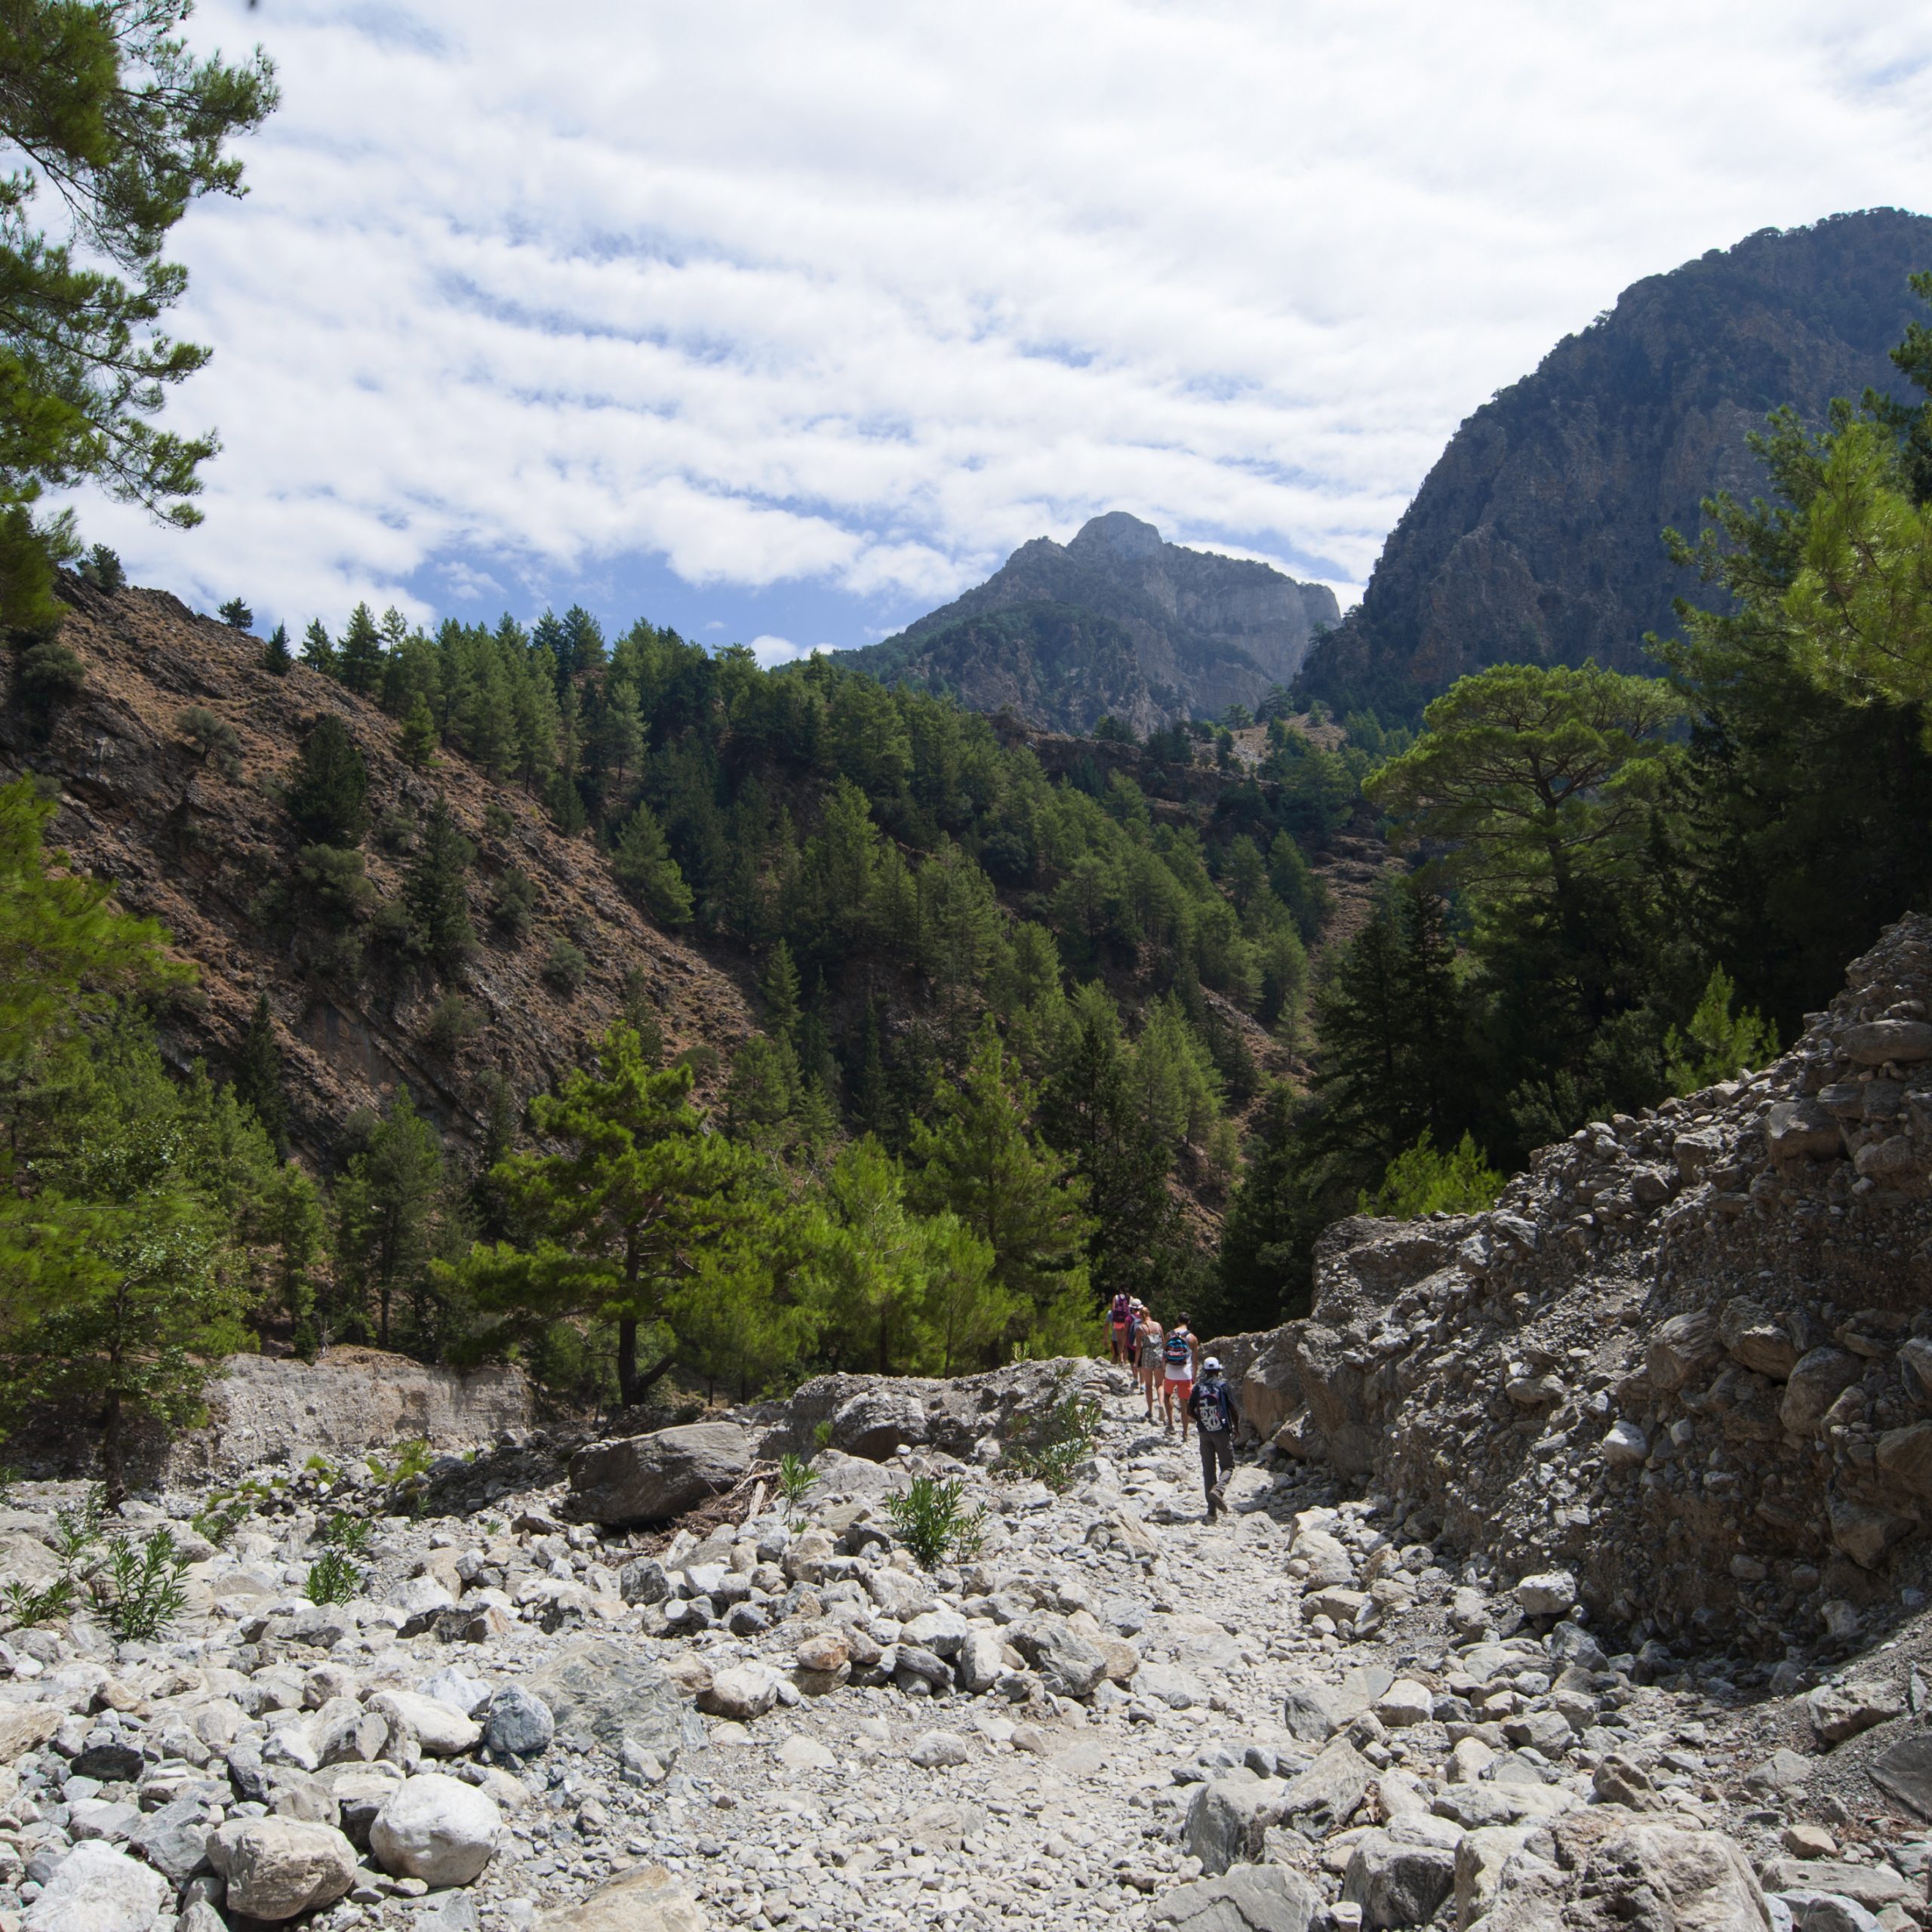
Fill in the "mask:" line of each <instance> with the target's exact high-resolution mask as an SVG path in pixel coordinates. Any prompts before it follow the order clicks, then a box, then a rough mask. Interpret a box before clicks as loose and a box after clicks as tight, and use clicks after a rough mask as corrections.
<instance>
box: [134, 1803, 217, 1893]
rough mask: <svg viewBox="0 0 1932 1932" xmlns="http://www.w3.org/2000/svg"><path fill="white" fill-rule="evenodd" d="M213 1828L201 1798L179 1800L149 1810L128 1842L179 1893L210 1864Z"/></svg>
mask: <svg viewBox="0 0 1932 1932" xmlns="http://www.w3.org/2000/svg"><path fill="white" fill-rule="evenodd" d="M212 1829H213V1828H212V1827H211V1826H210V1824H209V1823H208V1818H207V1816H206V1814H205V1812H204V1810H203V1808H202V1802H201V1801H200V1799H199V1798H177V1799H175V1801H174V1803H173V1804H164V1805H162V1807H160V1809H159V1810H155V1811H150V1812H149V1814H148V1815H147V1816H146V1817H145V1818H143V1820H141V1822H140V1824H139V1825H138V1826H137V1827H136V1828H135V1830H134V1834H133V1835H132V1837H131V1838H130V1840H129V1843H130V1844H131V1845H132V1847H134V1850H136V1851H137V1852H139V1853H140V1855H141V1856H142V1857H143V1858H145V1859H146V1860H147V1862H148V1863H149V1864H150V1865H152V1866H153V1867H154V1869H155V1870H156V1871H157V1872H160V1873H161V1874H162V1876H163V1877H165V1878H166V1879H167V1880H168V1883H169V1884H171V1885H173V1886H174V1887H176V1889H177V1890H179V1889H180V1887H182V1886H183V1885H185V1884H186V1883H187V1882H188V1881H189V1879H190V1878H192V1877H193V1876H194V1875H195V1873H196V1872H198V1871H200V1870H201V1869H202V1866H205V1864H206V1863H208V1839H209V1837H210V1836H211V1832H212Z"/></svg>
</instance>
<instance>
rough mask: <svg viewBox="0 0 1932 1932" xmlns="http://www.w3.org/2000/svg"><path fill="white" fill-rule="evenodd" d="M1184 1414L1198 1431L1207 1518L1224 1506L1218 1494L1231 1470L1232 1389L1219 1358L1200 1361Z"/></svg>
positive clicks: (1232, 1431) (1233, 1397) (1233, 1415)
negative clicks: (1191, 1420) (1198, 1376)
mask: <svg viewBox="0 0 1932 1932" xmlns="http://www.w3.org/2000/svg"><path fill="white" fill-rule="evenodd" d="M1187 1409H1188V1413H1189V1414H1190V1415H1192V1417H1193V1418H1194V1420H1195V1426H1196V1427H1197V1428H1198V1429H1199V1430H1200V1432H1201V1487H1202V1488H1203V1489H1204V1490H1206V1491H1207V1520H1208V1521H1209V1522H1212V1521H1214V1518H1216V1517H1217V1516H1218V1515H1220V1514H1221V1512H1223V1510H1224V1509H1226V1508H1227V1505H1226V1503H1224V1502H1223V1501H1222V1500H1221V1497H1222V1493H1223V1491H1224V1490H1225V1489H1226V1487H1227V1481H1228V1478H1229V1476H1231V1475H1233V1474H1234V1472H1235V1392H1234V1391H1233V1390H1232V1389H1230V1388H1229V1386H1228V1383H1227V1378H1226V1377H1225V1376H1224V1375H1223V1374H1222V1373H1221V1358H1220V1356H1219V1355H1210V1356H1209V1357H1208V1358H1207V1360H1206V1361H1204V1362H1203V1363H1202V1364H1201V1380H1199V1381H1198V1383H1195V1387H1194V1392H1193V1393H1192V1395H1189V1397H1188V1398H1187Z"/></svg>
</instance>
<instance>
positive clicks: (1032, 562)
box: [849, 510, 1340, 735]
mask: <svg viewBox="0 0 1932 1932" xmlns="http://www.w3.org/2000/svg"><path fill="white" fill-rule="evenodd" d="M1339 617H1340V611H1339V609H1338V608H1337V605H1336V602H1335V596H1334V592H1332V591H1331V590H1329V589H1327V587H1326V586H1323V585H1321V584H1314V583H1297V582H1296V581H1295V580H1294V578H1292V577H1284V576H1283V575H1282V574H1281V572H1280V571H1277V570H1275V569H1272V568H1270V567H1269V565H1266V564H1262V563H1257V562H1254V561H1251V560H1247V559H1244V558H1237V557H1223V556H1219V555H1215V554H1214V553H1213V552H1209V551H1204V550H1191V549H1185V548H1183V546H1181V545H1180V544H1178V543H1166V542H1164V541H1163V540H1162V539H1161V533H1160V532H1159V531H1158V530H1156V529H1155V528H1154V527H1153V525H1152V524H1148V523H1143V522H1142V521H1140V518H1137V517H1132V516H1129V515H1127V514H1126V513H1125V512H1124V511H1120V510H1115V511H1112V512H1110V513H1109V514H1108V515H1105V516H1097V517H1094V518H1092V519H1091V521H1088V523H1086V524H1085V525H1083V526H1082V527H1081V529H1080V531H1079V532H1078V534H1076V535H1075V537H1073V538H1072V540H1071V541H1070V542H1069V543H1066V544H1064V545H1062V544H1059V543H1054V541H1053V540H1052V539H1051V537H1035V539H1034V540H1032V542H1031V543H1023V544H1022V545H1021V546H1020V548H1019V549H1017V550H1016V551H1014V553H1013V555H1011V557H1009V558H1008V559H1007V561H1006V562H1005V563H1004V565H1001V568H999V569H998V571H995V573H994V574H993V575H992V577H989V578H988V579H987V580H986V582H985V583H983V584H980V585H977V586H975V587H974V589H971V590H969V591H968V592H965V593H964V595H962V596H960V597H957V598H955V599H954V600H953V601H952V602H951V603H950V604H948V605H945V606H944V607H943V608H941V609H940V610H937V611H933V612H932V613H931V614H929V615H928V616H926V617H921V618H920V619H919V620H918V622H917V623H912V624H909V625H908V626H906V629H904V630H903V631H902V632H900V634H899V635H898V636H897V637H894V638H887V639H886V640H885V641H884V643H882V644H877V645H870V646H869V647H867V648H866V649H864V650H863V651H854V652H852V653H851V654H849V656H850V659H851V662H852V663H855V664H857V665H858V666H860V668H862V669H864V670H866V671H869V672H871V673H872V675H874V676H875V677H878V678H883V679H884V681H886V682H887V683H888V684H901V683H910V684H913V685H917V686H919V687H921V688H924V689H926V690H928V691H943V692H948V693H950V694H952V695H953V696H955V697H958V700H959V701H960V702H961V703H962V704H964V706H966V707H967V708H968V709H969V710H973V711H983V712H1006V713H1008V714H1009V715H1011V716H1012V717H1014V718H1017V719H1019V720H1020V721H1022V722H1023V723H1025V724H1031V725H1034V726H1036V727H1038V728H1041V729H1042V730H1047V731H1076V732H1080V731H1091V730H1092V729H1093V728H1094V726H1095V725H1096V724H1097V723H1098V722H1099V721H1100V720H1101V719H1102V718H1107V717H1111V718H1115V719H1116V720H1118V721H1119V722H1120V723H1121V724H1124V725H1126V726H1128V728H1131V729H1132V730H1133V731H1135V732H1136V733H1137V734H1142V735H1145V734H1146V733H1148V732H1150V731H1156V730H1158V729H1159V728H1161V727H1163V726H1165V725H1171V724H1174V723H1176V722H1177V721H1181V720H1184V719H1188V718H1201V717H1214V718H1218V717H1220V715H1222V714H1223V712H1226V711H1227V710H1228V709H1229V707H1230V706H1235V705H1240V706H1244V707H1245V708H1247V709H1249V710H1251V711H1252V710H1254V709H1256V708H1257V707H1258V706H1260V703H1262V700H1263V699H1264V698H1265V697H1266V696H1267V694H1268V693H1269V691H1271V690H1272V689H1273V688H1274V687H1275V686H1276V685H1284V684H1286V683H1287V681H1288V680H1289V679H1290V678H1292V677H1293V676H1294V675H1295V673H1296V672H1297V670H1298V669H1300V666H1301V663H1302V660H1303V658H1304V657H1306V655H1307V653H1308V649H1309V645H1310V644H1311V642H1312V641H1313V640H1314V639H1315V638H1316V637H1318V635H1320V634H1321V632H1322V631H1323V630H1324V629H1327V627H1328V626H1330V625H1332V624H1334V623H1336V622H1337V620H1339Z"/></svg>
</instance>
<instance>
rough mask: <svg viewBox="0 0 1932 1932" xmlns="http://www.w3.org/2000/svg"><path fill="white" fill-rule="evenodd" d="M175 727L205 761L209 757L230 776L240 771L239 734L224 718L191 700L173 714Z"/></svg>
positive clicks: (240, 750)
mask: <svg viewBox="0 0 1932 1932" xmlns="http://www.w3.org/2000/svg"><path fill="white" fill-rule="evenodd" d="M174 728H175V730H176V731H179V732H180V734H181V735H182V737H184V738H186V740H188V742H189V743H190V744H191V745H192V746H194V748H195V755H196V756H197V757H198V758H199V759H200V760H201V761H202V763H203V764H207V763H208V761H209V760H210V759H211V758H212V759H213V760H214V764H215V765H216V767H217V769H218V770H220V771H223V772H225V773H226V774H227V775H228V776H229V777H235V776H236V775H237V774H238V773H239V772H240V771H241V769H242V736H241V734H240V733H239V732H238V731H236V730H235V727H234V726H233V725H232V724H229V721H227V719H226V718H217V716H216V715H215V714H214V712H212V711H210V710H209V709H208V708H207V707H206V706H204V705H198V704H191V705H190V706H189V707H188V709H186V711H183V712H181V713H180V715H178V716H177V718H176V719H175V721H174Z"/></svg>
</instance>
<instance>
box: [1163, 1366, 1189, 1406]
mask: <svg viewBox="0 0 1932 1932" xmlns="http://www.w3.org/2000/svg"><path fill="white" fill-rule="evenodd" d="M1193 1393H1194V1377H1192V1376H1191V1375H1177V1374H1175V1373H1174V1371H1173V1370H1172V1369H1169V1370H1168V1394H1169V1395H1178V1396H1179V1397H1180V1399H1181V1400H1182V1401H1183V1402H1184V1401H1186V1400H1187V1398H1188V1397H1189V1396H1190V1395H1192V1394H1193Z"/></svg>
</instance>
